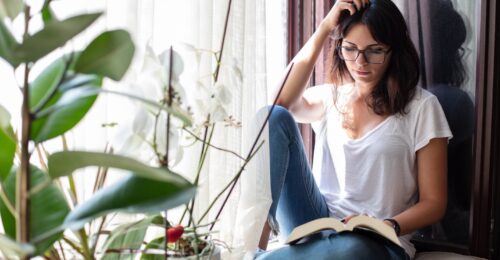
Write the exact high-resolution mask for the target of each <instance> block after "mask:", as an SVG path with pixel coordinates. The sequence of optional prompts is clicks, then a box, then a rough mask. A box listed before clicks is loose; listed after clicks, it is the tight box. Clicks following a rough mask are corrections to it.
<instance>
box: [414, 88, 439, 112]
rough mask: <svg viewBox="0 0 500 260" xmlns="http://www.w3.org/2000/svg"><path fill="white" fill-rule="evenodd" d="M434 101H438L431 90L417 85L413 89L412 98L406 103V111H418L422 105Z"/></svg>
mask: <svg viewBox="0 0 500 260" xmlns="http://www.w3.org/2000/svg"><path fill="white" fill-rule="evenodd" d="M434 102H438V99H437V97H436V96H435V95H434V94H432V92H430V91H428V90H426V89H423V88H421V87H417V88H416V89H415V93H414V95H413V98H412V100H411V101H410V102H409V103H408V106H407V109H406V110H407V111H406V112H409V113H412V112H413V113H415V112H418V110H420V109H421V107H422V106H426V105H428V104H432V103H434ZM438 103H439V102H438Z"/></svg>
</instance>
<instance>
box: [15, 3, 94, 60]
mask: <svg viewBox="0 0 500 260" xmlns="http://www.w3.org/2000/svg"><path fill="white" fill-rule="evenodd" d="M99 16H101V13H95V14H84V15H78V16H74V17H71V18H68V19H66V20H63V21H55V20H54V21H52V22H49V23H47V24H46V25H45V28H43V29H42V30H41V31H39V32H37V33H36V34H34V35H31V36H29V37H28V38H27V39H26V40H25V41H24V42H23V43H22V44H21V45H20V46H19V47H17V48H16V49H15V50H14V52H15V55H16V57H17V58H18V59H20V60H21V61H22V62H34V61H36V60H38V59H40V58H41V57H43V56H45V55H47V54H49V53H50V52H52V51H53V50H55V49H57V48H59V47H61V46H63V45H64V44H65V43H66V42H67V41H68V40H70V39H71V38H73V37H74V36H76V35H77V34H79V33H80V32H81V31H83V30H85V28H87V27H88V26H89V25H91V24H92V23H93V22H94V21H95V20H96V19H97V18H99Z"/></svg>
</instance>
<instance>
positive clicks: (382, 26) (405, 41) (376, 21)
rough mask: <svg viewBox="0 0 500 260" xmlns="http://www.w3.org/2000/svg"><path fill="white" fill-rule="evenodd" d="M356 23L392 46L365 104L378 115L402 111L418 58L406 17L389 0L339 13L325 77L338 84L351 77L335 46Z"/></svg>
mask: <svg viewBox="0 0 500 260" xmlns="http://www.w3.org/2000/svg"><path fill="white" fill-rule="evenodd" d="M356 24H364V25H366V26H367V27H368V30H369V31H370V33H371V35H372V36H373V38H374V39H375V40H376V41H377V42H378V43H382V44H385V45H387V46H389V47H390V50H391V56H390V57H391V58H390V60H389V65H388V67H387V70H386V71H385V74H384V75H383V77H382V79H381V80H380V82H379V83H378V84H377V86H376V87H375V88H374V89H373V91H372V93H371V95H370V96H369V97H368V98H367V103H368V105H369V106H370V108H371V109H373V111H374V112H375V113H376V114H378V115H392V114H397V113H399V114H405V113H406V111H405V107H406V105H407V104H408V103H409V102H410V100H411V99H412V98H413V95H414V93H415V88H416V86H417V83H418V79H419V77H420V70H419V68H420V61H419V59H418V54H417V51H416V49H415V46H414V45H413V43H412V41H411V39H410V35H409V32H408V29H407V27H406V23H405V19H404V18H403V15H402V14H401V12H400V11H399V9H398V8H397V6H396V5H395V4H394V3H393V2H392V1H391V0H371V1H370V4H368V6H367V7H366V8H362V9H361V10H359V11H358V12H356V13H355V14H353V15H349V13H348V12H347V11H344V12H343V13H342V14H341V17H340V23H339V25H338V26H337V28H336V29H335V31H334V32H333V44H332V45H331V48H330V62H329V64H330V71H329V73H328V75H327V81H329V82H331V83H334V84H335V85H336V86H340V85H342V84H344V81H345V80H346V79H350V80H353V78H352V76H351V75H350V73H349V71H348V70H347V67H346V64H345V61H343V60H342V59H340V57H339V53H338V47H339V46H341V45H342V40H343V38H344V36H345V35H346V34H347V33H348V32H349V30H350V29H351V28H352V27H353V26H354V25H356Z"/></svg>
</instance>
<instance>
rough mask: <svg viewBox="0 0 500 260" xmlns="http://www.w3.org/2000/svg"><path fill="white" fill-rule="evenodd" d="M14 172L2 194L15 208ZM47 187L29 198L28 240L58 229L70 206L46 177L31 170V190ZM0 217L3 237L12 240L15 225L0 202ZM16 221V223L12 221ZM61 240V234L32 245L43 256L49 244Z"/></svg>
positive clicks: (14, 170) (39, 172)
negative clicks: (4, 232) (4, 234)
mask: <svg viewBox="0 0 500 260" xmlns="http://www.w3.org/2000/svg"><path fill="white" fill-rule="evenodd" d="M16 175H17V170H16V169H13V170H12V171H11V173H10V174H9V177H8V178H7V180H6V181H5V183H4V187H5V193H6V194H7V197H8V198H9V200H10V201H12V203H13V204H15V201H16V196H15V189H16ZM42 184H47V186H45V187H43V188H42V189H40V190H39V191H37V192H35V193H32V194H31V195H30V199H31V200H30V204H29V205H30V240H31V239H33V238H35V237H38V236H40V235H41V234H45V233H47V232H49V231H51V230H53V229H54V228H57V227H59V226H61V224H62V223H63V221H64V219H65V217H66V216H67V215H68V213H69V206H68V204H67V202H66V199H65V197H64V195H63V193H62V191H61V190H60V189H59V188H58V187H57V186H56V185H54V184H53V183H50V178H49V177H48V176H47V174H46V173H44V172H43V171H41V170H40V169H38V168H36V167H35V166H31V180H30V188H33V187H36V186H38V185H42ZM0 215H1V216H2V222H3V225H4V227H5V231H6V234H7V235H9V236H10V237H11V238H14V237H16V231H15V222H13V221H12V220H14V217H13V216H12V214H11V213H10V212H9V211H8V210H7V208H6V207H5V205H4V204H3V201H0ZM14 221H15V220H14ZM61 237H62V230H61V231H59V232H56V233H54V234H52V235H51V236H48V237H47V238H46V239H44V240H43V241H39V242H37V243H35V247H36V254H38V255H39V254H43V253H44V252H45V251H46V250H47V249H48V248H50V247H51V246H52V244H53V243H54V242H55V241H57V240H59V239H60V238H61Z"/></svg>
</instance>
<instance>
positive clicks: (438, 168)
mask: <svg viewBox="0 0 500 260" xmlns="http://www.w3.org/2000/svg"><path fill="white" fill-rule="evenodd" d="M330 35H333V39H334V42H333V44H332V46H331V57H332V60H331V70H330V71H329V72H328V75H327V76H328V78H329V79H330V81H331V84H325V85H321V86H316V87H312V88H308V89H307V90H306V89H305V88H306V83H307V81H308V80H309V77H310V74H311V72H312V70H313V67H314V63H315V62H316V60H317V57H318V55H319V53H320V51H321V49H322V46H323V44H324V43H325V41H326V40H327V39H328V37H329V36H330ZM293 63H294V66H293V68H292V71H291V72H290V76H289V78H288V80H287V83H286V85H285V86H284V88H283V91H282V93H281V95H280V96H279V98H278V105H279V107H275V109H274V111H273V113H272V115H271V118H270V126H269V127H270V130H269V135H270V137H269V138H270V149H271V189H272V198H273V203H272V205H271V209H270V212H269V218H268V222H267V223H266V225H265V227H264V230H263V232H262V236H261V242H260V244H259V247H260V248H261V249H263V250H265V249H266V246H267V240H268V237H269V232H270V230H273V231H279V233H280V234H281V235H282V236H284V237H286V236H287V235H288V234H289V233H290V232H291V231H292V230H293V228H295V227H296V226H298V225H301V224H304V223H306V222H308V221H311V220H314V219H317V218H321V217H333V218H338V219H343V220H344V221H347V222H348V221H349V219H350V218H352V217H353V216H356V215H359V214H366V215H369V216H371V217H374V218H377V219H380V220H383V221H384V223H386V224H387V225H389V226H391V227H393V228H394V229H395V231H396V233H397V234H398V235H399V239H400V242H401V244H402V245H403V248H404V249H403V248H400V247H398V246H395V245H393V244H391V243H388V242H385V240H383V239H380V238H374V237H372V236H369V235H366V234H360V233H353V232H345V233H335V232H330V233H324V234H323V235H322V236H319V237H315V238H312V239H310V240H309V241H307V242H305V243H301V244H298V245H294V246H286V247H283V248H280V249H278V250H275V251H270V252H264V253H261V254H259V255H258V256H257V258H258V259H307V258H308V259H377V258H378V259H407V258H412V257H413V255H414V253H415V249H414V247H413V245H412V244H411V243H410V238H411V234H412V232H414V231H415V230H417V229H419V228H422V227H424V226H427V225H429V224H432V223H434V222H436V221H438V220H439V219H440V218H441V217H442V216H443V214H444V212H445V208H446V153H447V150H446V149H447V140H448V139H449V138H451V132H450V130H449V127H448V123H447V122H446V118H445V116H444V114H443V111H442V109H441V107H440V105H439V102H438V100H437V99H436V98H435V97H434V96H433V95H432V94H430V93H429V92H428V91H426V90H424V89H421V88H418V87H417V86H416V85H417V82H418V78H419V60H418V55H417V52H416V50H415V47H414V46H413V44H412V42H411V40H410V37H409V33H408V30H407V28H406V24H405V20H404V18H403V16H402V15H401V13H400V12H399V10H398V8H397V7H396V5H394V3H392V1H391V0H370V1H369V0H337V1H336V3H335V5H334V6H333V8H332V9H331V10H330V12H329V13H328V15H327V16H326V17H325V18H324V20H323V21H322V22H321V24H320V26H319V27H318V30H317V31H316V32H315V33H314V34H313V36H312V37H311V39H309V41H308V42H307V44H306V45H305V46H304V47H303V48H302V49H301V50H300V52H299V53H298V54H297V56H296V57H295V58H294V60H293ZM296 122H301V123H312V126H313V129H314V131H315V134H316V142H315V151H314V165H313V171H311V169H310V166H309V165H308V162H307V158H306V155H305V153H304V148H303V144H302V141H301V137H300V134H299V131H298V129H297V126H296Z"/></svg>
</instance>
